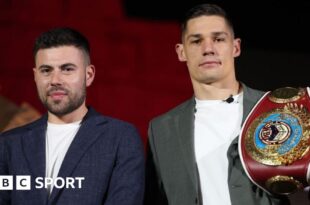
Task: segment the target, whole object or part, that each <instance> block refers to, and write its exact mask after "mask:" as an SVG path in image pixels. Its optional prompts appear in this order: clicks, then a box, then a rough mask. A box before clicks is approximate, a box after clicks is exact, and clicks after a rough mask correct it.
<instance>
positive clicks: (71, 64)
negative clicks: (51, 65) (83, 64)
mask: <svg viewBox="0 0 310 205" xmlns="http://www.w3.org/2000/svg"><path fill="white" fill-rule="evenodd" d="M68 66H73V67H77V66H76V65H75V64H73V63H65V64H62V65H60V68H65V67H68Z"/></svg>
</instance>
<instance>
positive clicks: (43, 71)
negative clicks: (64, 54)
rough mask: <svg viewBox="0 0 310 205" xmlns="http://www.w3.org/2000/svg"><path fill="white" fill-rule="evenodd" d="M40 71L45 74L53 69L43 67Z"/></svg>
mask: <svg viewBox="0 0 310 205" xmlns="http://www.w3.org/2000/svg"><path fill="white" fill-rule="evenodd" d="M40 72H41V73H43V74H48V73H50V72H51V69H49V68H43V69H41V70H40Z"/></svg>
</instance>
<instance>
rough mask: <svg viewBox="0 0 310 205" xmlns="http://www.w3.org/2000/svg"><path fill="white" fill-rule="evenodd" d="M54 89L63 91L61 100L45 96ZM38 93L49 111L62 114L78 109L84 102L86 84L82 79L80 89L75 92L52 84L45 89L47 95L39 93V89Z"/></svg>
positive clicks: (57, 114)
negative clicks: (63, 95)
mask: <svg viewBox="0 0 310 205" xmlns="http://www.w3.org/2000/svg"><path fill="white" fill-rule="evenodd" d="M54 91H63V92H65V94H66V95H65V97H64V98H63V99H61V100H52V99H51V100H49V99H48V97H47V96H49V93H51V92H54ZM38 93H39V98H40V100H41V102H42V104H43V105H44V106H45V107H46V108H47V110H48V111H49V112H50V113H52V114H54V115H56V116H63V115H66V114H69V113H71V112H73V111H74V110H76V109H78V108H79V107H80V106H81V105H82V104H83V103H84V102H85V99H86V85H85V81H84V83H83V86H82V89H80V90H78V92H76V93H72V92H70V90H68V89H66V88H63V87H61V86H53V87H52V88H50V89H49V90H48V91H47V95H42V94H41V95H40V92H39V91H38Z"/></svg>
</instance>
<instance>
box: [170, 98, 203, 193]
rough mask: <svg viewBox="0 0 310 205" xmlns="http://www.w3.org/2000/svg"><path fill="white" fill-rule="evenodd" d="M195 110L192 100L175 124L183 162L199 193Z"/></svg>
mask: <svg viewBox="0 0 310 205" xmlns="http://www.w3.org/2000/svg"><path fill="white" fill-rule="evenodd" d="M194 110H195V100H194V98H192V99H190V100H189V101H188V104H187V105H186V106H185V107H184V109H183V110H182V111H181V113H180V114H179V115H178V116H176V118H175V123H176V128H177V129H176V130H177V132H178V133H177V136H178V141H179V145H180V147H181V150H182V154H183V156H182V157H181V158H182V159H184V160H183V162H184V163H185V164H186V167H187V171H188V173H189V176H190V178H191V179H192V182H193V184H194V185H195V188H196V189H197V191H198V175H197V166H196V158H195V149H194Z"/></svg>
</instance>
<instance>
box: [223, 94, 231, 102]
mask: <svg viewBox="0 0 310 205" xmlns="http://www.w3.org/2000/svg"><path fill="white" fill-rule="evenodd" d="M223 101H224V102H227V103H232V102H234V98H233V95H230V96H229V97H228V98H227V99H226V100H223Z"/></svg>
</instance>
